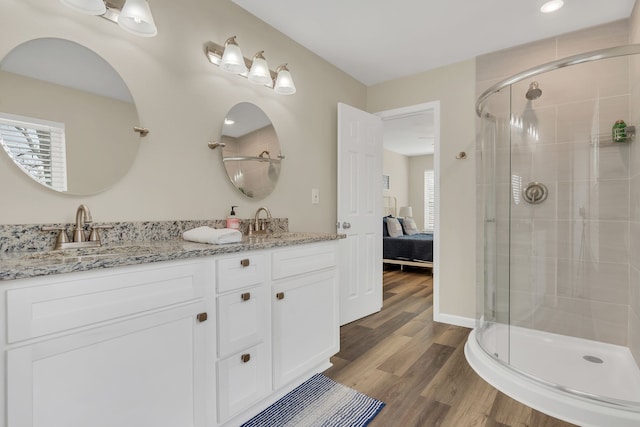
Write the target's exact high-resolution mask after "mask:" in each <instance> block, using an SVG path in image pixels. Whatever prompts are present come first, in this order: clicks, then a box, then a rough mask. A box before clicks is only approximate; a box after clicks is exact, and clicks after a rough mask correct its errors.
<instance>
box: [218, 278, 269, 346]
mask: <svg viewBox="0 0 640 427" xmlns="http://www.w3.org/2000/svg"><path fill="white" fill-rule="evenodd" d="M267 307H268V302H267V299H266V289H265V287H264V286H257V287H253V288H249V289H244V290H242V291H238V292H233V293H231V294H227V295H223V296H220V297H218V310H217V313H218V354H219V356H220V357H226V356H228V355H230V354H233V353H237V352H238V351H240V350H242V349H244V348H248V347H251V346H253V345H256V344H259V343H260V342H264V341H266V335H267V326H268V325H269V318H268V317H267V316H268V310H267Z"/></svg>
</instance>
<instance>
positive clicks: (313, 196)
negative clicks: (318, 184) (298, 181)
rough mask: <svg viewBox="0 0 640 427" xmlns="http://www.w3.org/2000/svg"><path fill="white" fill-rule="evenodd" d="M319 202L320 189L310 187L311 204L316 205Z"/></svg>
mask: <svg viewBox="0 0 640 427" xmlns="http://www.w3.org/2000/svg"><path fill="white" fill-rule="evenodd" d="M318 203H320V190H319V189H317V188H312V189H311V204H314V205H317V204H318Z"/></svg>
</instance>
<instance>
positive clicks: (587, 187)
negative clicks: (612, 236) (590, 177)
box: [557, 179, 629, 221]
mask: <svg viewBox="0 0 640 427" xmlns="http://www.w3.org/2000/svg"><path fill="white" fill-rule="evenodd" d="M557 197H558V219H565V220H571V219H572V220H582V219H583V218H584V219H587V220H599V221H611V220H627V219H628V214H629V181H628V180H624V179H619V180H606V181H604V180H603V181H577V182H559V183H558V196H557Z"/></svg>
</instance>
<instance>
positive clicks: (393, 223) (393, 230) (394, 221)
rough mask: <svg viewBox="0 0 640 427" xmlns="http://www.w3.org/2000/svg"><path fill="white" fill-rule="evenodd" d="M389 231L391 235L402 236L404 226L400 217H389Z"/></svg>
mask: <svg viewBox="0 0 640 427" xmlns="http://www.w3.org/2000/svg"><path fill="white" fill-rule="evenodd" d="M387 231H388V232H389V237H400V236H402V226H401V225H400V221H398V218H387Z"/></svg>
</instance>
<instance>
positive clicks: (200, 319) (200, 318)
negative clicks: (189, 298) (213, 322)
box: [196, 313, 209, 322]
mask: <svg viewBox="0 0 640 427" xmlns="http://www.w3.org/2000/svg"><path fill="white" fill-rule="evenodd" d="M208 317H209V316H208V315H207V313H198V315H197V316H196V319H198V322H205V321H206V320H207V318H208Z"/></svg>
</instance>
